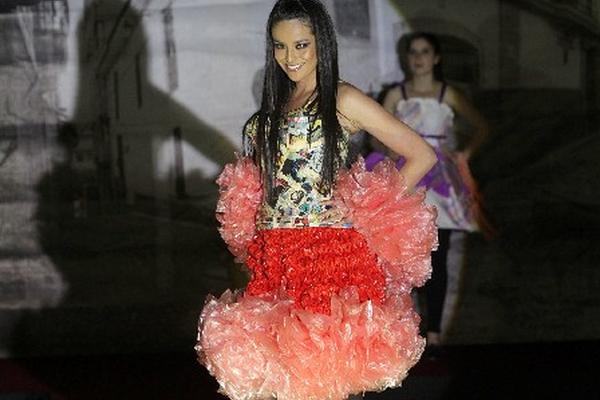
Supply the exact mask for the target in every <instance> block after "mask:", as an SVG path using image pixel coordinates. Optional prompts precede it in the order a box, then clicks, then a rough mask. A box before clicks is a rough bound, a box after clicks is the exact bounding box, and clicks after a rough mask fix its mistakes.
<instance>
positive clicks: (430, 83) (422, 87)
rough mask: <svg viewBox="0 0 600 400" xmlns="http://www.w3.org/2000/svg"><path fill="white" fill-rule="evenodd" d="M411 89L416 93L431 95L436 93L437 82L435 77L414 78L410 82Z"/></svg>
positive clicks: (429, 75) (422, 76)
mask: <svg viewBox="0 0 600 400" xmlns="http://www.w3.org/2000/svg"><path fill="white" fill-rule="evenodd" d="M409 83H410V84H411V89H412V91H413V92H416V93H430V92H433V91H435V88H436V84H437V81H436V80H435V79H434V78H433V75H431V74H427V75H421V76H413V77H412V79H411V80H410V81H409Z"/></svg>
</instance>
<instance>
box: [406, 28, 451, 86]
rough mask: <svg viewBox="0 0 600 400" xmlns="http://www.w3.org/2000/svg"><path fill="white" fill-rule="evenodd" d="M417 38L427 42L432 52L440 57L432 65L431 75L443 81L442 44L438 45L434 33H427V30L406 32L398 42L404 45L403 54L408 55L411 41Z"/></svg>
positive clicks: (438, 42)
mask: <svg viewBox="0 0 600 400" xmlns="http://www.w3.org/2000/svg"><path fill="white" fill-rule="evenodd" d="M417 39H423V40H425V41H426V42H427V43H429V45H430V46H431V47H432V48H433V52H434V54H435V55H436V56H439V57H440V61H438V63H437V64H435V65H434V66H433V77H434V78H435V80H437V81H441V82H443V81H444V72H443V70H442V59H441V57H442V46H441V45H440V41H439V39H438V38H437V36H436V35H434V34H433V33H429V32H413V33H410V34H408V36H406V37H405V38H404V40H402V39H401V40H400V42H399V43H398V45H399V46H402V45H401V43H402V42H404V43H405V45H404V46H403V47H404V49H403V50H404V51H405V54H407V55H408V52H409V51H410V46H411V45H412V43H413V42H414V41H415V40H417Z"/></svg>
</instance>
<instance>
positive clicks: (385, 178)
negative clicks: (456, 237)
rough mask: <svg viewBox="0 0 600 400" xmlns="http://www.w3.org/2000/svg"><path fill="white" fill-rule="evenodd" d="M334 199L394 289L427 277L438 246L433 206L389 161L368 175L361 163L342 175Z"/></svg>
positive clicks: (411, 284) (382, 163)
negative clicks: (377, 259) (361, 236)
mask: <svg viewBox="0 0 600 400" xmlns="http://www.w3.org/2000/svg"><path fill="white" fill-rule="evenodd" d="M334 195H335V198H336V200H337V203H338V205H339V207H343V208H345V209H346V212H347V215H348V218H349V219H350V221H352V225H353V227H354V228H355V229H356V230H358V231H359V232H360V233H361V234H363V235H364V237H365V238H366V239H367V242H368V243H369V246H370V247H371V249H373V251H374V252H375V253H376V254H377V255H378V257H379V258H380V261H381V263H382V267H383V269H384V272H385V273H386V277H387V279H388V280H389V284H390V285H391V286H394V287H397V286H398V285H400V286H402V287H403V288H406V289H409V288H411V287H414V286H421V285H423V284H424V283H425V281H426V280H427V279H429V277H430V276H431V251H432V250H434V249H435V247H436V246H437V228H436V225H435V220H436V211H435V207H433V206H430V205H426V204H425V202H424V199H425V192H424V191H423V190H417V191H416V192H414V193H409V192H408V191H407V188H406V184H405V183H404V179H403V177H402V175H400V174H399V173H398V171H397V170H396V168H395V166H394V164H393V162H392V161H391V160H384V161H382V162H380V163H379V164H377V165H376V166H375V168H374V169H373V171H367V170H366V169H365V163H364V161H363V159H362V158H361V159H359V160H358V161H357V162H356V163H354V164H353V165H352V167H351V168H350V169H349V170H346V171H342V172H341V173H340V176H339V178H338V180H337V184H336V190H335V193H334Z"/></svg>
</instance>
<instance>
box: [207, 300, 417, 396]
mask: <svg viewBox="0 0 600 400" xmlns="http://www.w3.org/2000/svg"><path fill="white" fill-rule="evenodd" d="M282 296H283V295H281V294H278V295H276V296H275V297H274V298H273V297H271V298H267V297H257V296H249V295H240V294H233V293H231V292H229V291H227V292H225V293H224V294H223V295H222V296H221V298H220V299H216V298H211V299H209V300H208V302H207V304H206V306H205V308H204V310H203V312H202V315H201V318H200V334H199V337H198V339H199V342H198V345H197V346H196V350H197V351H198V353H199V354H200V357H201V360H200V361H201V362H202V363H203V364H204V365H206V367H207V368H208V370H209V371H210V373H211V374H212V375H214V376H215V377H216V378H217V380H218V381H219V383H220V391H221V392H222V393H223V394H225V395H226V396H228V397H229V398H230V399H232V400H249V399H253V400H258V399H271V398H273V397H275V398H277V399H278V400H307V399H319V400H325V399H328V400H344V399H346V398H347V397H348V396H349V395H350V394H352V393H355V394H356V393H362V392H365V391H382V390H385V389H386V388H389V387H397V386H399V385H400V384H401V382H402V380H403V379H404V378H405V377H406V374H407V371H408V370H409V369H410V368H411V367H412V366H413V365H414V364H415V363H416V362H417V361H418V359H419V357H420V355H421V353H422V351H423V348H424V344H425V343H424V339H423V338H421V337H420V336H419V335H418V325H419V316H418V315H417V314H416V313H415V312H414V311H413V309H412V301H411V299H410V294H409V292H405V293H402V294H401V295H399V296H395V297H393V298H391V299H388V301H386V303H384V304H382V305H377V304H375V303H373V302H371V301H366V302H362V303H361V302H360V300H359V295H358V292H357V291H356V290H355V289H354V288H351V289H346V290H344V291H343V292H340V295H339V296H333V297H332V298H331V313H330V314H329V315H326V314H319V313H312V312H310V311H307V310H302V309H298V308H296V307H294V306H293V301H292V300H288V299H286V298H283V297H282Z"/></svg>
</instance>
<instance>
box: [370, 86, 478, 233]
mask: <svg viewBox="0 0 600 400" xmlns="http://www.w3.org/2000/svg"><path fill="white" fill-rule="evenodd" d="M400 88H401V90H402V95H403V98H402V99H400V101H399V102H398V104H397V106H396V110H395V115H396V117H397V118H398V119H400V120H401V121H403V122H404V123H405V124H407V125H408V126H410V127H411V128H412V129H414V130H415V131H416V132H418V133H419V134H420V135H421V137H423V139H425V140H426V141H427V142H428V143H429V144H430V145H431V146H432V147H433V149H434V150H435V153H436V155H437V158H438V163H437V164H436V165H435V166H434V167H433V168H432V169H431V170H430V171H429V172H428V173H427V175H425V176H424V177H423V179H421V182H419V184H418V185H419V186H422V187H425V188H427V189H428V190H427V203H428V204H432V205H435V206H436V209H437V212H438V219H437V225H438V227H439V228H440V229H456V230H464V231H474V230H477V229H478V226H477V223H476V220H477V218H475V217H476V215H474V214H475V213H477V210H475V209H474V207H475V206H476V204H474V202H473V195H474V194H475V192H476V190H475V189H474V187H473V186H474V183H471V182H470V181H472V177H471V175H470V172H469V171H468V166H466V165H457V164H456V163H455V162H454V161H453V159H452V156H451V153H452V150H453V148H454V147H455V143H454V137H453V128H454V111H452V108H450V106H448V104H446V103H444V102H443V101H442V100H443V97H444V92H445V86H444V87H443V88H442V91H441V93H440V95H439V98H437V99H436V98H433V97H407V96H406V90H405V89H404V86H403V85H401V86H400ZM384 158H385V156H384V155H383V154H382V153H380V152H372V153H370V154H369V155H368V156H367V157H366V159H365V163H366V166H367V169H368V170H372V169H373V168H374V167H375V165H377V163H379V162H380V161H382V160H383V159H384ZM403 164H404V159H402V158H400V159H399V160H398V161H397V167H398V168H400V167H401V166H402V165H403ZM461 168H462V169H463V170H462V171H461ZM477 216H478V215H477Z"/></svg>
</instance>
